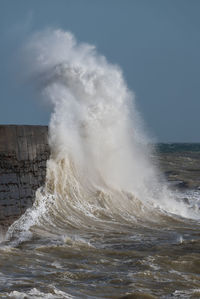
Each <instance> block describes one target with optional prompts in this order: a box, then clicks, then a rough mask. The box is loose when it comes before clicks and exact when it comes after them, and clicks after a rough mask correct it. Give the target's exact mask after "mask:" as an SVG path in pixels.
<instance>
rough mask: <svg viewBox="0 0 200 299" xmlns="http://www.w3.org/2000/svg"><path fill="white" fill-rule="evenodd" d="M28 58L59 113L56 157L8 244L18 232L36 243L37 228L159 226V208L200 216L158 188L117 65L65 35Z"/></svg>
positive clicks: (52, 131) (36, 46)
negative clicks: (155, 222)
mask: <svg viewBox="0 0 200 299" xmlns="http://www.w3.org/2000/svg"><path fill="white" fill-rule="evenodd" d="M23 58H24V60H25V65H26V66H28V68H27V72H26V75H27V76H29V77H30V78H32V79H33V80H34V83H35V84H36V86H37V88H38V89H39V91H40V93H41V94H42V97H43V98H44V99H45V101H47V102H48V103H49V104H51V105H52V108H53V112H52V115H51V119H50V124H49V145H50V148H51V157H50V160H49V161H48V162H47V176H46V184H45V186H44V187H43V188H42V189H40V190H38V192H37V194H36V201H35V204H34V206H33V208H32V209H29V210H27V212H26V213H25V214H24V215H23V216H22V217H21V219H20V220H18V221H17V222H15V223H14V224H13V225H12V226H11V228H10V229H9V231H8V233H7V236H8V238H11V236H13V235H14V234H15V233H16V231H18V232H19V231H20V232H21V234H22V235H23V236H30V235H32V232H33V231H34V227H37V228H36V229H35V231H37V232H41V231H43V233H44V231H45V232H46V233H49V234H61V235H63V234H64V232H65V231H66V228H67V227H74V228H77V229H81V228H85V229H86V228H87V229H88V228H90V227H91V228H93V229H94V227H95V228H99V227H101V226H106V225H107V229H109V227H110V222H111V221H112V222H121V223H122V222H123V221H125V222H126V221H133V222H136V221H137V220H138V219H147V220H151V221H152V220H153V219H156V217H157V212H158V210H159V209H162V210H166V211H168V212H172V213H177V214H179V215H182V216H186V217H193V216H194V215H193V214H192V213H193V212H190V211H189V210H188V208H187V207H186V206H185V205H184V204H183V203H180V201H179V202H177V201H176V200H175V199H174V195H173V194H172V193H171V192H169V190H167V187H166V185H165V184H163V183H162V184H161V183H160V182H159V180H158V172H157V170H156V169H155V167H154V166H153V165H152V163H151V162H150V159H149V155H150V152H149V149H148V146H147V141H146V138H145V136H144V133H143V132H142V130H141V120H140V117H139V114H138V112H137V110H136V108H135V104H134V94H133V93H132V92H131V91H130V90H129V89H128V87H127V85H126V83H125V82H124V79H123V75H122V71H121V69H120V68H119V67H118V66H116V65H113V64H110V63H108V62H107V60H106V58H105V57H103V56H101V55H99V54H98V53H97V51H96V49H95V47H94V46H91V45H89V44H85V43H77V41H76V40H75V38H74V36H73V35H72V34H71V33H69V32H64V31H61V30H47V31H43V32H40V33H37V34H35V35H34V36H32V37H31V39H30V40H29V41H28V43H27V44H26V46H25V47H24V49H23ZM156 207H157V208H158V209H156ZM22 232H23V233H22ZM25 232H26V233H25ZM22 239H23V238H22Z"/></svg>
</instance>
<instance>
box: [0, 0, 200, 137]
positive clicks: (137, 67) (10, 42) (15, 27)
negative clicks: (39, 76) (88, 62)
mask: <svg viewBox="0 0 200 299" xmlns="http://www.w3.org/2000/svg"><path fill="white" fill-rule="evenodd" d="M199 13H200V1H199V0H59V1H56V0H42V1H41V0H32V1H31V0H18V1H16V0H0V37H1V44H0V65H1V72H0V91H1V96H0V103H1V109H0V123H2V124H4V123H5V124H6V123H7V124H8V123H9V124H10V123H13V124H48V120H49V115H50V109H49V108H48V107H45V105H44V104H42V103H40V102H39V101H38V100H37V99H36V96H35V94H34V92H33V90H32V89H31V88H30V86H27V84H26V83H25V82H21V81H20V80H19V78H20V72H21V70H20V68H18V67H17V65H18V64H17V63H16V60H17V58H16V56H18V54H17V53H18V49H19V48H20V46H21V45H22V43H24V42H25V40H26V39H27V37H28V36H30V34H31V33H32V32H34V31H38V30H43V29H45V28H47V27H52V28H61V29H63V30H69V31H71V32H72V33H73V34H74V35H75V36H76V38H77V39H78V41H84V42H88V43H92V44H94V45H96V47H97V50H98V52H100V53H101V54H103V55H105V56H106V57H107V59H108V60H109V61H110V62H113V63H116V64H118V65H120V67H121V68H122V70H123V72H124V76H125V79H126V82H127V84H128V86H129V88H130V89H131V90H133V91H134V92H135V94H136V102H137V107H138V109H139V111H140V113H141V115H142V117H143V119H144V121H145V123H146V127H147V129H148V131H149V133H150V135H152V136H154V137H156V138H157V140H158V141H164V142H183V141H184V142H200V120H199V113H200V82H199V81H200V18H199Z"/></svg>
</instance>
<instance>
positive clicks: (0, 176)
mask: <svg viewBox="0 0 200 299" xmlns="http://www.w3.org/2000/svg"><path fill="white" fill-rule="evenodd" d="M49 155H50V150H49V145H48V127H47V126H31V125H0V227H1V228H6V227H8V226H9V225H10V224H12V223H13V222H14V221H15V220H16V219H17V218H19V217H20V216H21V215H22V214H23V213H24V212H25V210H26V209H27V208H29V207H31V206H32V204H33V201H34V198H35V191H36V190H37V189H38V187H40V186H42V185H44V183H45V176H46V161H47V159H48V158H49Z"/></svg>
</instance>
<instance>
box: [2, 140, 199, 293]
mask: <svg viewBox="0 0 200 299" xmlns="http://www.w3.org/2000/svg"><path fill="white" fill-rule="evenodd" d="M154 156H155V157H156V161H157V163H158V164H159V167H160V169H161V170H162V174H164V176H165V177H166V179H167V183H168V185H169V187H170V188H171V189H172V190H173V192H175V193H176V194H177V198H178V200H179V201H183V202H184V203H186V205H187V206H188V209H196V211H197V212H198V213H199V219H191V218H184V217H180V216H179V215H176V214H173V213H165V212H164V211H162V212H160V211H159V212H160V214H159V220H158V219H156V218H155V219H154V215H153V214H152V215H149V217H148V218H145V219H144V218H143V219H140V218H139V217H138V219H137V221H131V220H130V219H128V217H127V219H126V218H122V217H120V216H118V218H117V219H111V218H110V219H109V217H107V218H106V217H105V215H102V219H101V223H100V224H98V225H97V224H96V225H95V220H94V223H93V222H92V221H89V222H88V223H87V226H83V225H81V224H80V227H78V226H77V227H75V226H68V225H66V223H64V224H65V231H64V232H63V234H61V235H57V236H55V235H56V234H55V231H54V229H55V228H54V227H52V229H51V227H50V228H48V229H47V228H45V231H46V235H45V234H44V232H43V233H42V234H41V232H38V230H39V228H36V227H35V228H34V230H35V234H34V236H33V237H32V238H31V239H30V240H26V241H22V242H21V243H20V244H14V243H13V244H12V242H11V241H9V242H8V241H7V242H3V243H2V245H1V247H0V265H1V267H0V298H200V231H199V229H200V221H199V220H200V210H199V209H200V144H197V143H196V144H191V143H179V144H175V143H169V144H157V145H156V152H155V153H154ZM77 217H78V215H77ZM43 221H44V220H43ZM63 221H64V220H63ZM83 221H84V220H83ZM43 225H44V226H45V223H44V224H43ZM48 225H49V223H48ZM57 225H58V230H61V229H62V228H61V227H62V221H61V220H60V219H58V222H57ZM40 229H41V228H40ZM43 229H44V227H43ZM128 295H129V296H128Z"/></svg>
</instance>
